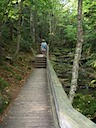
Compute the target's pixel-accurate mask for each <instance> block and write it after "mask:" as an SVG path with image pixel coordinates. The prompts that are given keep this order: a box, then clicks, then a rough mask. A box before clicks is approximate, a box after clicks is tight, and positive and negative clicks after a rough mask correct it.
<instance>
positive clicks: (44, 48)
mask: <svg viewBox="0 0 96 128" xmlns="http://www.w3.org/2000/svg"><path fill="white" fill-rule="evenodd" d="M41 52H42V54H43V55H44V56H45V57H46V54H47V43H46V41H45V39H42V42H41Z"/></svg>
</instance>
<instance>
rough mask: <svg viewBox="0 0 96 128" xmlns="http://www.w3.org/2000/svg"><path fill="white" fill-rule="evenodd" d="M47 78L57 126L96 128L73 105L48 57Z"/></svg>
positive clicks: (57, 127)
mask: <svg viewBox="0 0 96 128" xmlns="http://www.w3.org/2000/svg"><path fill="white" fill-rule="evenodd" d="M48 52H49V49H48ZM47 54H48V53H47ZM47 80H48V85H49V90H50V97H51V103H52V106H53V117H54V122H55V127H56V128H96V124H95V123H93V122H92V121H91V120H89V119H88V118H87V117H85V116H84V115H83V114H81V113H79V112H78V111H77V110H75V109H74V108H73V107H72V105H71V103H70V100H69V99H68V97H67V95H66V93H65V92H64V89H63V87H62V85H61V83H60V81H59V79H58V77H57V75H56V73H55V71H54V69H53V67H52V65H51V63H50V61H49V58H48V57H47Z"/></svg>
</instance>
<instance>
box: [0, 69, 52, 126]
mask: <svg viewBox="0 0 96 128" xmlns="http://www.w3.org/2000/svg"><path fill="white" fill-rule="evenodd" d="M0 128H54V126H53V120H52V111H51V106H50V99H49V92H48V87H47V80H46V68H36V69H34V71H33V72H32V74H31V75H30V77H29V78H28V80H27V81H26V83H25V85H24V86H23V88H22V89H21V91H20V92H19V94H18V97H17V98H16V99H15V101H14V102H13V104H12V106H11V108H10V110H9V112H8V114H7V116H6V117H5V119H4V121H3V122H2V124H0Z"/></svg>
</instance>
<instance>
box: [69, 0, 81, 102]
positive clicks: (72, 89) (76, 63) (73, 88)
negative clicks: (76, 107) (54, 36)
mask: <svg viewBox="0 0 96 128" xmlns="http://www.w3.org/2000/svg"><path fill="white" fill-rule="evenodd" d="M82 1H83V0H78V34H77V46H76V51H75V57H74V62H73V71H72V80H71V87H70V92H69V99H70V101H71V103H73V99H74V96H75V91H76V89H77V85H78V84H77V81H78V71H79V60H80V58H81V52H82V44H83V29H82Z"/></svg>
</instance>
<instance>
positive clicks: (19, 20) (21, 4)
mask: <svg viewBox="0 0 96 128" xmlns="http://www.w3.org/2000/svg"><path fill="white" fill-rule="evenodd" d="M18 4H19V5H18V6H19V16H18V28H17V48H16V51H15V54H14V56H13V60H14V59H15V58H16V57H17V55H18V53H19V50H20V42H21V23H22V6H23V2H22V0H20V1H19V3H18Z"/></svg>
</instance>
